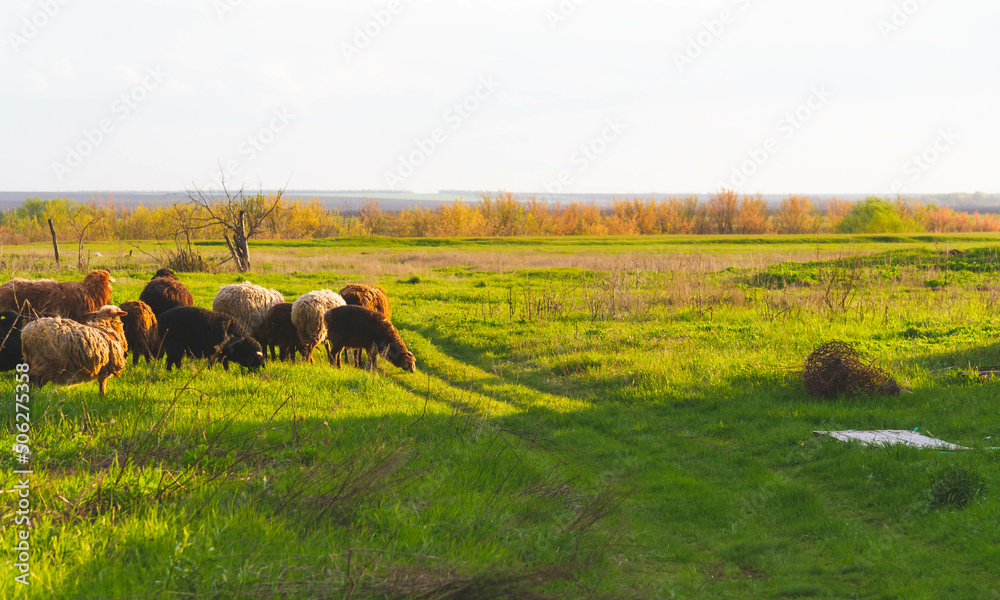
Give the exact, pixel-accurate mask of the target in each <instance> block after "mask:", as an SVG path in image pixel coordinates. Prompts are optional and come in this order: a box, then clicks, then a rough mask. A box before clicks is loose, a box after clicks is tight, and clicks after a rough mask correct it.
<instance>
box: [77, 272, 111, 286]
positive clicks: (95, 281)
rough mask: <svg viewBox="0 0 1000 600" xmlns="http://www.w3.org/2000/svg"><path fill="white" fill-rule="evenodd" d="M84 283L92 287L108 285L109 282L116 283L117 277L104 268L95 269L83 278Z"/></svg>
mask: <svg viewBox="0 0 1000 600" xmlns="http://www.w3.org/2000/svg"><path fill="white" fill-rule="evenodd" d="M83 283H84V285H86V286H87V287H90V288H95V287H96V288H101V287H106V286H107V285H108V284H109V283H115V278H114V277H112V276H111V273H108V272H107V271H105V270H104V269H95V270H93V271H91V272H90V273H87V276H86V277H84V278H83Z"/></svg>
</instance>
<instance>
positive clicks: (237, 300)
mask: <svg viewBox="0 0 1000 600" xmlns="http://www.w3.org/2000/svg"><path fill="white" fill-rule="evenodd" d="M284 301H285V297H284V296H282V295H281V292H279V291H278V290H272V289H268V288H264V287H261V286H259V285H254V284H252V283H250V282H249V281H244V282H243V283H236V284H233V285H226V286H223V287H222V288H220V289H219V293H217V294H216V295H215V299H214V300H212V310H214V311H215V312H219V313H222V314H224V315H229V316H230V317H232V318H233V319H235V320H236V322H237V323H239V324H240V325H242V326H243V328H244V329H246V330H247V331H248V332H249V333H250V335H251V336H253V338H254V339H256V340H257V341H258V342H259V343H260V344H261V345H262V346H263V345H265V344H266V342H267V338H266V334H265V331H264V321H265V319H266V317H267V311H268V310H269V309H270V308H271V307H272V306H274V305H275V304H281V303H282V302H284Z"/></svg>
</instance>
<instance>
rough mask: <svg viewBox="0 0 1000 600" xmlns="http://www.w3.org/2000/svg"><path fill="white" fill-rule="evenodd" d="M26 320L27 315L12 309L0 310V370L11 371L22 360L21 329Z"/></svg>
mask: <svg viewBox="0 0 1000 600" xmlns="http://www.w3.org/2000/svg"><path fill="white" fill-rule="evenodd" d="M27 322H28V317H27V316H25V315H21V314H18V313H16V312H14V311H12V310H5V311H3V312H0V371H13V370H14V369H15V368H17V365H19V364H21V363H23V362H24V356H23V355H22V354H21V330H22V329H23V328H24V326H25V324H26V323H27Z"/></svg>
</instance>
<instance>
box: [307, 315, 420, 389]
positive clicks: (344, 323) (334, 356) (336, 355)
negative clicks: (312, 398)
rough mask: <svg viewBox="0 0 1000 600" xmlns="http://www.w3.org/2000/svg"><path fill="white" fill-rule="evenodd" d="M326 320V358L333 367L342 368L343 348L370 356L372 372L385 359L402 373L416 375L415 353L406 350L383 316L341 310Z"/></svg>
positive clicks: (325, 318)
mask: <svg viewBox="0 0 1000 600" xmlns="http://www.w3.org/2000/svg"><path fill="white" fill-rule="evenodd" d="M323 318H324V320H325V321H326V328H327V339H329V341H330V348H329V350H328V351H327V356H328V358H329V359H330V364H331V365H334V366H336V367H337V368H339V367H340V351H341V350H343V349H344V348H360V349H363V350H365V352H367V354H368V366H369V368H371V369H372V370H374V369H375V367H376V366H378V365H377V362H378V356H379V355H382V356H384V357H386V358H387V359H388V360H389V362H391V363H392V364H394V365H396V366H397V367H399V368H400V369H405V370H407V371H409V372H411V373H413V372H415V371H416V363H417V361H416V359H415V358H414V357H413V353H412V352H410V351H409V350H407V349H406V344H404V343H403V340H402V339H401V338H400V337H399V332H398V331H396V328H395V327H393V325H392V323H390V322H389V319H386V318H385V316H383V315H382V314H380V313H377V312H375V311H373V310H369V309H367V308H364V307H361V306H338V307H337V308H333V309H330V310H328V311H327V312H326V314H325V315H324V316H323Z"/></svg>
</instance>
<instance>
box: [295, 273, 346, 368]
mask: <svg viewBox="0 0 1000 600" xmlns="http://www.w3.org/2000/svg"><path fill="white" fill-rule="evenodd" d="M344 304H345V302H344V299H343V298H341V297H340V294H338V293H336V292H333V291H331V290H316V291H314V292H309V293H308V294H302V295H301V296H299V297H298V299H297V300H295V302H294V303H293V304H292V324H293V325H295V330H296V331H298V333H299V341H300V342H302V346H303V347H304V348H305V352H304V353H303V355H304V356H305V357H306V362H312V353H313V350H314V349H315V348H316V346H319V345H320V344H326V347H327V349H328V350H329V348H330V342H329V341H327V339H326V321H324V320H323V315H325V314H326V311H328V310H330V309H331V308H337V307H338V306H344Z"/></svg>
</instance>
